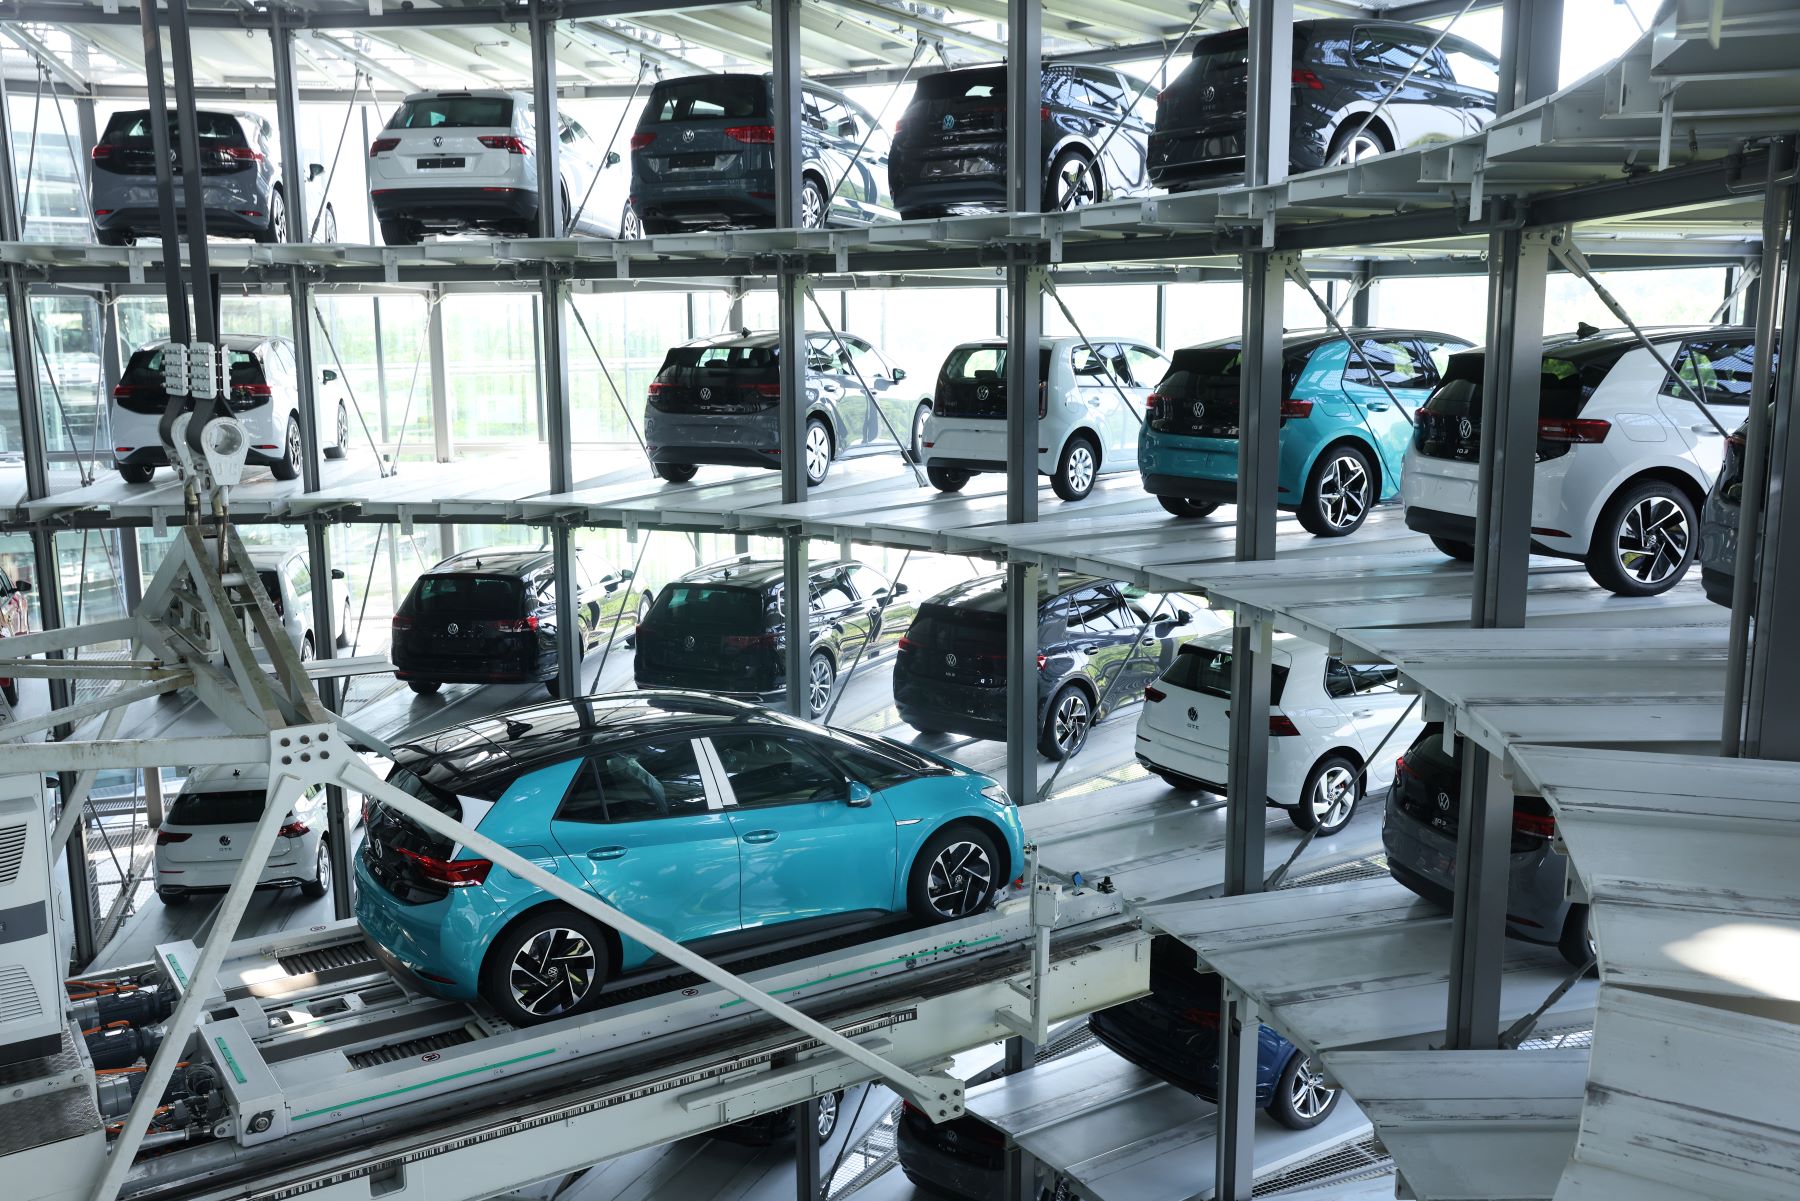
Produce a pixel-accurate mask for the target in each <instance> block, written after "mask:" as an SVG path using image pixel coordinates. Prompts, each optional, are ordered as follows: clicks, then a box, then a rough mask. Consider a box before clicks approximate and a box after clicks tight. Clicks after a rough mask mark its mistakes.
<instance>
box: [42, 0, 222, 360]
mask: <svg viewBox="0 0 1800 1201" xmlns="http://www.w3.org/2000/svg"><path fill="white" fill-rule="evenodd" d="M156 18H157V9H156V5H154V4H146V5H144V6H143V7H142V8H141V9H140V10H139V21H138V24H139V29H140V32H141V33H142V35H143V42H144V63H145V64H146V69H145V71H144V84H145V91H146V93H147V97H148V101H149V109H150V111H151V112H153V113H155V112H167V111H169V101H168V98H167V96H166V94H165V91H164V88H163V72H162V60H163V55H162V30H161V28H160V27H159V26H158V25H157V23H156ZM152 64H154V68H155V69H154V70H152V69H150V66H151V65H152ZM150 150H151V153H153V154H154V155H155V156H156V205H157V216H158V217H160V218H161V220H162V261H163V263H164V268H163V296H164V299H165V300H166V302H167V304H168V306H169V310H168V312H169V340H170V341H172V342H186V341H188V340H189V339H190V337H191V331H190V329H189V326H188V303H187V293H186V291H185V290H184V289H183V288H182V273H181V270H180V266H179V265H180V263H181V235H180V233H179V232H178V227H177V225H176V220H175V177H174V175H173V174H172V173H171V172H170V170H169V164H170V161H171V159H172V157H173V149H172V148H171V146H170V145H169V127H168V123H167V122H164V121H152V122H151V123H150ZM10 151H11V143H10V142H9V143H8V152H9V153H10Z"/></svg>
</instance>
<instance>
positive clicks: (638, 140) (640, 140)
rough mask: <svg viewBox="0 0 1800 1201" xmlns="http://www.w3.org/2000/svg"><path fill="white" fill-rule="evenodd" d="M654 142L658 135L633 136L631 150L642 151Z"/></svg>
mask: <svg viewBox="0 0 1800 1201" xmlns="http://www.w3.org/2000/svg"><path fill="white" fill-rule="evenodd" d="M654 141H656V135H655V134H654V133H634V134H632V135H631V148H632V149H633V150H642V149H643V148H644V147H646V146H648V145H649V144H650V143H652V142H654Z"/></svg>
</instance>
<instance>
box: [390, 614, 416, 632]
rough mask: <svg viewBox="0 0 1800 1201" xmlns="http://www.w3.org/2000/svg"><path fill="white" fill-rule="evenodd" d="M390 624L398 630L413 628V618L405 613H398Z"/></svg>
mask: <svg viewBox="0 0 1800 1201" xmlns="http://www.w3.org/2000/svg"><path fill="white" fill-rule="evenodd" d="M390 624H391V625H392V628H394V629H396V630H410V629H412V618H411V617H409V616H407V615H406V614H404V613H396V614H394V619H393V621H392V623H390Z"/></svg>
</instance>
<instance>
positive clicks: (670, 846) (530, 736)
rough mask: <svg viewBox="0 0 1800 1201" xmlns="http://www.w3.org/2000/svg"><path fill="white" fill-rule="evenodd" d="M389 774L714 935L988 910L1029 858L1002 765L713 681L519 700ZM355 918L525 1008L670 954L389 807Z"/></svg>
mask: <svg viewBox="0 0 1800 1201" xmlns="http://www.w3.org/2000/svg"><path fill="white" fill-rule="evenodd" d="M394 762H395V766H394V769H393V772H392V773H391V774H390V775H389V777H388V779H389V782H390V783H392V784H394V785H395V786H396V787H398V788H401V789H403V790H404V791H406V792H407V793H409V794H410V795H412V796H414V797H417V798H418V799H420V800H422V801H424V802H425V803H426V804H429V805H430V806H432V807H433V808H434V809H437V810H438V811H439V812H442V813H444V814H447V815H448V816H450V817H452V818H454V819H456V820H458V821H461V822H463V823H464V824H466V825H469V826H472V827H473V828H475V829H476V830H478V831H479V832H480V833H482V834H484V835H486V836H487V837H489V838H492V839H493V840H494V841H496V842H498V843H500V844H501V845H502V846H505V847H508V848H510V849H512V850H514V851H517V852H518V853H519V854H520V855H523V856H525V857H526V858H527V859H530V860H531V861H533V862H534V863H536V864H538V865H539V866H540V867H542V868H543V869H544V870H546V871H549V872H553V873H554V874H556V875H557V876H559V877H561V878H562V879H564V880H567V881H568V882H569V883H571V884H573V885H575V886H577V887H579V888H582V889H585V890H587V891H589V892H592V893H593V894H594V895H595V896H597V897H599V898H600V899H601V900H603V901H605V902H606V903H607V904H609V905H611V906H613V907H614V908H616V909H618V910H620V911H622V912H624V913H626V914H628V915H630V916H631V917H634V918H636V919H637V920H638V921H640V922H643V923H644V924H646V925H648V926H649V927H651V928H652V929H654V930H656V931H657V932H658V933H660V934H663V935H665V936H667V937H668V938H671V939H674V940H675V941H677V942H681V943H686V944H690V945H692V946H693V947H694V948H695V949H696V950H697V951H699V952H700V953H701V954H708V953H709V952H716V951H721V950H725V949H729V948H731V947H733V946H739V945H742V944H743V943H746V942H748V943H752V944H754V943H756V942H758V941H767V940H772V939H773V938H775V937H780V938H782V939H783V940H792V939H793V938H795V937H796V936H802V935H805V934H807V933H809V932H810V931H811V930H812V929H813V928H814V927H817V928H820V929H823V928H826V927H830V928H833V929H839V928H843V927H845V926H847V925H850V924H853V923H854V922H855V921H857V920H859V919H863V918H866V917H870V916H879V915H886V914H896V913H908V912H910V913H911V914H913V915H914V916H915V917H916V918H918V919H919V920H920V921H922V922H925V923H936V922H944V921H951V920H954V919H956V918H960V917H965V916H968V915H970V914H973V913H978V912H980V911H982V910H984V909H986V908H987V907H988V906H989V905H990V904H992V902H993V900H994V898H995V896H996V895H997V894H998V892H999V891H1000V890H1001V888H1002V887H1003V886H1005V885H1006V883H1007V882H1008V881H1011V880H1013V879H1014V878H1015V877H1016V876H1017V875H1018V874H1019V873H1020V871H1021V870H1022V868H1023V866H1024V862H1025V856H1024V839H1023V834H1022V830H1021V827H1020V825H1019V817H1018V811H1017V810H1016V809H1015V808H1014V806H1013V804H1012V802H1011V801H1010V800H1009V799H1008V797H1007V795H1006V793H1005V791H1004V790H1003V789H1002V788H1001V787H1000V785H998V784H997V783H995V782H994V781H993V780H991V779H989V778H988V777H986V776H982V775H978V774H976V773H974V772H971V771H969V770H968V769H966V768H963V767H961V766H958V765H957V764H955V763H952V762H950V761H949V760H947V759H940V758H937V757H935V756H930V755H926V754H923V753H921V752H919V751H915V750H913V749H911V748H909V747H906V746H903V745H901V744H899V743H895V742H890V741H888V740H887V739H883V738H875V737H867V736H863V735H858V734H852V733H849V732H846V731H839V730H827V729H825V728H824V727H822V726H816V725H812V724H811V723H808V722H802V721H797V720H795V719H793V718H789V717H784V716H782V715H780V714H776V713H771V712H768V711H767V710H763V709H758V708H756V707H755V706H752V705H747V704H742V703H739V702H736V701H728V700H724V699H720V698H716V697H709V696H704V695H701V694H698V693H686V692H633V693H623V694H619V695H614V696H596V697H586V698H583V699H580V700H574V701H563V702H558V703H554V704H548V705H539V706H536V707H533V708H528V709H519V710H515V711H513V712H511V713H503V714H500V715H498V716H495V717H492V718H488V719H485V720H482V721H478V722H473V723H471V724H468V725H463V726H456V727H452V728H450V729H448V730H445V731H442V732H441V733H437V734H434V735H431V736H429V737H428V738H425V739H422V740H420V741H417V742H412V743H408V744H406V745H403V746H400V747H398V748H396V752H395V759H394ZM365 832H366V837H365V839H364V841H363V846H362V849H361V850H360V851H359V852H358V854H357V857H356V879H357V885H358V888H357V897H356V917H357V920H358V921H359V922H360V923H361V924H362V927H363V931H364V933H365V934H366V935H367V936H368V939H369V941H370V943H371V944H372V945H373V946H374V948H375V950H376V952H377V954H378V955H380V957H381V958H382V960H383V961H384V962H385V963H387V965H388V966H389V967H390V968H393V969H394V970H395V971H396V972H397V973H399V974H400V975H401V976H403V977H404V978H407V979H409V980H412V981H414V982H415V983H417V984H418V985H420V986H421V987H423V988H424V989H425V990H427V991H429V992H432V993H436V994H437V995H440V996H444V997H451V998H456V999H462V1000H474V999H477V998H479V999H482V1000H485V1001H486V1002H487V1003H488V1005H489V1006H491V1007H492V1008H493V1010H494V1011H495V1012H496V1013H497V1014H499V1015H500V1016H501V1017H502V1018H504V1019H506V1020H507V1021H509V1022H511V1023H512V1024H514V1025H516V1026H522V1025H528V1024H531V1023H534V1022H540V1021H545V1020H548V1019H550V1018H556V1017H564V1016H568V1015H570V1014H575V1013H580V1012H582V1011H583V1010H586V1009H590V1008H592V1007H593V1006H594V1005H595V1004H596V1003H597V1002H598V1001H599V999H600V990H601V987H602V985H604V984H605V982H606V981H607V980H608V979H610V978H612V977H614V976H617V975H620V974H622V973H628V972H632V971H636V970H638V969H641V968H645V967H651V966H655V965H656V957H655V956H654V955H653V953H652V952H651V950H650V948H649V947H647V946H644V945H643V944H641V943H639V942H637V941H635V940H633V939H630V938H624V937H622V936H620V935H619V934H618V933H616V932H615V931H613V930H612V929H610V928H608V927H606V926H604V925H602V924H601V923H599V922H597V921H595V920H594V919H593V918H590V917H589V916H587V915H586V914H584V913H580V912H578V911H576V910H574V909H572V908H570V907H569V906H567V905H565V904H563V903H562V902H560V901H558V900H556V899H555V898H554V897H552V896H551V895H550V894H548V893H546V892H544V891H543V890H542V889H540V888H539V887H538V886H537V885H535V884H532V883H530V882H529V881H527V880H524V879H522V878H520V877H518V876H515V875H513V874H512V873H511V872H509V871H507V870H506V869H505V868H503V867H501V866H499V865H498V864H495V863H493V862H491V861H489V860H487V859H483V858H480V857H478V856H476V855H474V854H473V853H471V852H470V851H469V850H468V849H467V848H464V847H460V846H458V845H455V844H452V843H451V842H449V841H448V840H446V839H443V838H440V837H439V836H437V835H436V834H433V833H432V832H430V831H429V830H426V829H425V828H424V827H422V826H420V825H418V824H417V823H416V822H413V821H411V820H409V819H408V818H406V817H405V816H403V815H402V814H401V813H399V812H398V811H397V810H395V809H394V808H392V807H391V806H385V805H381V804H374V805H372V806H370V808H369V811H368V813H367V815H366V817H365Z"/></svg>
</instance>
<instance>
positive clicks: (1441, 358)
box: [1416, 338, 1468, 388]
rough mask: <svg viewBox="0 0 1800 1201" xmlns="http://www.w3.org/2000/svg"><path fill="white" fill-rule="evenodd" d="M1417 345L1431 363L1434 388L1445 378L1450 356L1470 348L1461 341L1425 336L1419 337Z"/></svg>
mask: <svg viewBox="0 0 1800 1201" xmlns="http://www.w3.org/2000/svg"><path fill="white" fill-rule="evenodd" d="M1416 345H1417V346H1418V349H1419V353H1420V354H1421V355H1423V356H1424V357H1425V358H1426V359H1427V360H1429V361H1430V363H1431V372H1432V376H1433V379H1432V384H1431V386H1432V387H1434V388H1435V387H1436V386H1437V383H1438V381H1439V380H1441V379H1443V378H1444V372H1446V371H1448V370H1449V369H1450V356H1451V355H1453V354H1455V353H1457V352H1458V351H1462V350H1467V349H1468V347H1466V346H1464V345H1463V344H1462V343H1461V342H1433V341H1430V340H1429V339H1424V338H1421V339H1419V340H1418V342H1417V343H1416Z"/></svg>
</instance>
